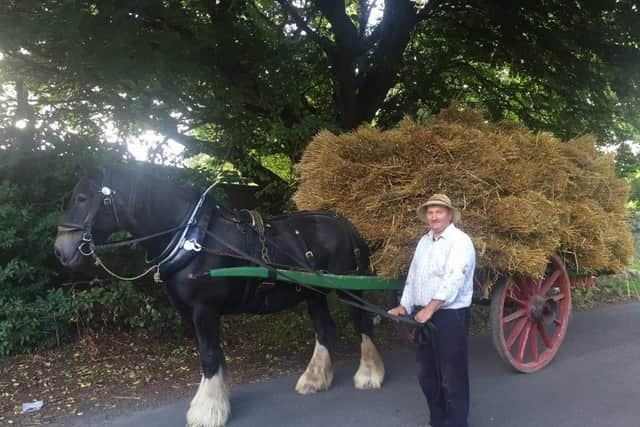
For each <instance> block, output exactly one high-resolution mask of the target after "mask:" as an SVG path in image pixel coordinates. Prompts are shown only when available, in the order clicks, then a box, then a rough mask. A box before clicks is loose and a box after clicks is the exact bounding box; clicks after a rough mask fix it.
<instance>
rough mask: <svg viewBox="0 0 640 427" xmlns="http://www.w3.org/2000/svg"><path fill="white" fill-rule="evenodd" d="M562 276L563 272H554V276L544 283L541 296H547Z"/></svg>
mask: <svg viewBox="0 0 640 427" xmlns="http://www.w3.org/2000/svg"><path fill="white" fill-rule="evenodd" d="M561 274H562V270H556V271H554V272H553V274H552V275H551V276H550V277H549V278H548V279H547V280H545V281H544V284H543V285H542V287H541V288H540V295H546V294H547V293H548V292H549V290H550V289H551V287H553V285H555V283H556V282H557V281H558V278H560V275H561Z"/></svg>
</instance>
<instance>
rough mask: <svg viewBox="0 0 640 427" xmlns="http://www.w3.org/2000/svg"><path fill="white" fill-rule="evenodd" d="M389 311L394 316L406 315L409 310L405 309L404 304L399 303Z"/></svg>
mask: <svg viewBox="0 0 640 427" xmlns="http://www.w3.org/2000/svg"><path fill="white" fill-rule="evenodd" d="M387 313H389V314H391V315H393V316H406V315H407V310H405V309H404V307H403V306H402V305H399V306H397V307H395V308H392V309H391V310H389V311H387Z"/></svg>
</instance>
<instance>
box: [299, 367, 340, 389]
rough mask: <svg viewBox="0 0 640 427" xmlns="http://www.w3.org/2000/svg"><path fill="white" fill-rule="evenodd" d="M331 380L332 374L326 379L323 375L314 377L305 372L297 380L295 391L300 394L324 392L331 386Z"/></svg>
mask: <svg viewBox="0 0 640 427" xmlns="http://www.w3.org/2000/svg"><path fill="white" fill-rule="evenodd" d="M332 380H333V373H332V375H331V377H329V378H328V377H326V376H324V375H318V374H315V375H314V374H311V373H309V372H305V373H304V374H302V375H301V376H300V378H299V379H298V383H297V384H296V391H297V392H298V393H300V394H312V393H317V392H319V391H325V390H327V389H328V388H329V386H330V385H331V381H332Z"/></svg>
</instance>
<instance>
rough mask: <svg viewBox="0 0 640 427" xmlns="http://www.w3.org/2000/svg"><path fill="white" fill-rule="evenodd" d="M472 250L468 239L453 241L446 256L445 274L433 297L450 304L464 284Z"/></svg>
mask: <svg viewBox="0 0 640 427" xmlns="http://www.w3.org/2000/svg"><path fill="white" fill-rule="evenodd" d="M473 257H474V250H473V244H472V243H471V241H470V240H467V239H460V240H457V241H456V242H454V244H453V246H452V247H451V251H450V252H449V256H448V257H447V262H446V266H445V271H446V273H445V276H444V279H443V280H442V281H441V282H440V286H438V288H437V290H436V291H435V293H434V295H433V299H436V300H440V301H444V303H443V305H445V306H446V305H448V304H451V303H452V302H453V301H454V300H455V299H456V297H457V295H458V292H460V290H461V289H462V287H463V286H464V284H465V276H466V273H467V270H468V269H469V268H471V266H472V265H473Z"/></svg>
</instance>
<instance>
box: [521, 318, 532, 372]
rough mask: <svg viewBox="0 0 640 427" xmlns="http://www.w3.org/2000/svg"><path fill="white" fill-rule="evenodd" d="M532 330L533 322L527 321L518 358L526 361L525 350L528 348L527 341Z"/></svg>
mask: <svg viewBox="0 0 640 427" xmlns="http://www.w3.org/2000/svg"><path fill="white" fill-rule="evenodd" d="M530 332H531V322H527V324H526V326H525V327H524V330H523V331H522V335H521V337H520V346H519V347H518V359H519V360H520V361H521V362H524V352H525V350H526V349H527V342H528V341H529V333H530Z"/></svg>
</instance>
